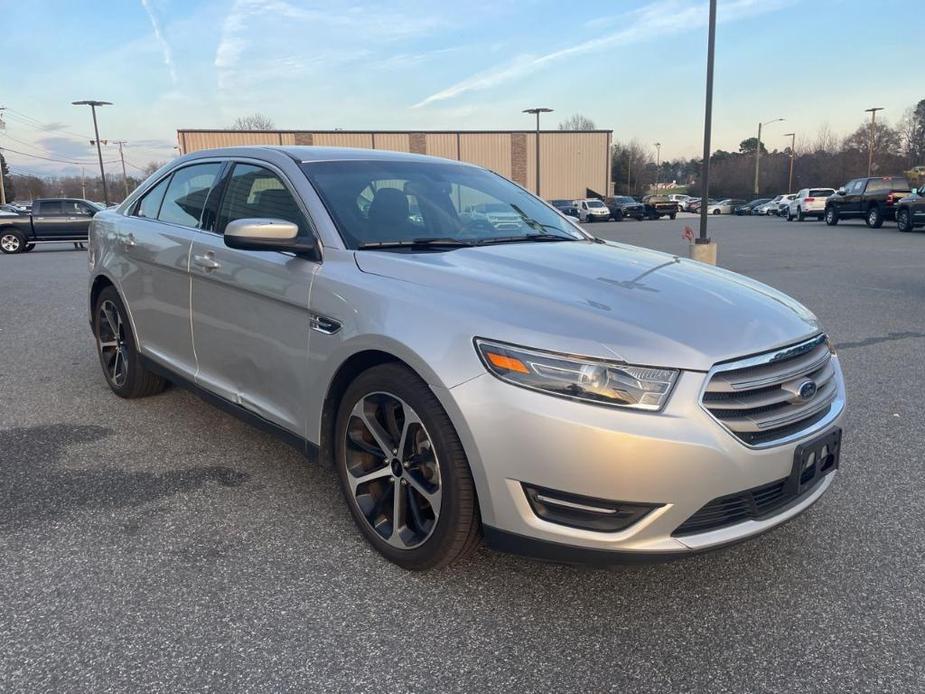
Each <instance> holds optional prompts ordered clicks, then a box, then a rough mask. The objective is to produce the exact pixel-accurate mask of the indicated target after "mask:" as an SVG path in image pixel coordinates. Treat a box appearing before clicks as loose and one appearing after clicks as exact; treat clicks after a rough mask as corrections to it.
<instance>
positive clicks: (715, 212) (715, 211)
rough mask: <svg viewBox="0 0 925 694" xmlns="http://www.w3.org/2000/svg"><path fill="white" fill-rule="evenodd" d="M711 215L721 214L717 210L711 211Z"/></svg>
mask: <svg viewBox="0 0 925 694" xmlns="http://www.w3.org/2000/svg"><path fill="white" fill-rule="evenodd" d="M713 214H722V212H720V211H719V210H713Z"/></svg>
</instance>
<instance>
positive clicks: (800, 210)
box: [797, 207, 806, 222]
mask: <svg viewBox="0 0 925 694" xmlns="http://www.w3.org/2000/svg"><path fill="white" fill-rule="evenodd" d="M797 221H798V222H805V221H806V216H805V215H804V214H803V208H802V207H798V208H797Z"/></svg>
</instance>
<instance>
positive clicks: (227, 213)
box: [216, 164, 311, 235]
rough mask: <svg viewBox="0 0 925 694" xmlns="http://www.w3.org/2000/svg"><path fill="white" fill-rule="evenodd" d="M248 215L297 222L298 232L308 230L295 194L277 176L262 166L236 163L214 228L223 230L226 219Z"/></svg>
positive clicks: (243, 217)
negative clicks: (293, 195)
mask: <svg viewBox="0 0 925 694" xmlns="http://www.w3.org/2000/svg"><path fill="white" fill-rule="evenodd" d="M249 217H262V218H266V219H283V220H285V221H287V222H292V223H293V224H295V225H297V226H298V227H299V235H307V234H309V233H311V232H310V231H309V226H308V222H307V221H306V220H305V217H304V215H303V214H302V212H301V211H300V210H299V206H298V204H297V203H296V201H295V198H294V197H292V193H290V192H289V189H288V188H286V186H285V185H284V184H283V182H282V180H280V178H279V176H277V175H276V174H275V173H273V172H272V171H270V170H269V169H265V168H263V167H262V166H253V165H252V164H235V167H234V170H233V171H232V172H231V177H230V178H229V179H228V185H227V186H226V188H225V194H224V196H223V197H222V205H221V207H220V208H219V212H218V224H217V226H216V230H217V231H218V232H219V233H224V232H225V227H226V226H228V223H229V222H233V221H234V220H236V219H247V218H249Z"/></svg>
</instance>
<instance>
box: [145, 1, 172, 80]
mask: <svg viewBox="0 0 925 694" xmlns="http://www.w3.org/2000/svg"><path fill="white" fill-rule="evenodd" d="M141 5H142V7H144V8H145V12H147V14H148V19H149V20H151V28H152V29H153V30H154V38H155V40H156V41H157V43H158V45H159V46H160V47H161V54H162V55H163V56H164V65H165V66H167V71H168V72H169V73H170V81H171V82H173V83H174V84H176V83H177V69H176V67H175V66H174V62H173V52H172V51H171V50H170V44H169V43H167V39H166V38H164V30H163V28H162V27H161V20H160V19H159V18H158V16H157V14H156V13H155V12H154V8H153V7H151V0H141Z"/></svg>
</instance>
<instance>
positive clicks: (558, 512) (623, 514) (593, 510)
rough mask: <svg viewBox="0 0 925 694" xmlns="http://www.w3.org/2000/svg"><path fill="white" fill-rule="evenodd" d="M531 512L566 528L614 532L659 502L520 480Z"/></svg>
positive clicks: (637, 520)
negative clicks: (564, 489) (611, 497)
mask: <svg viewBox="0 0 925 694" xmlns="http://www.w3.org/2000/svg"><path fill="white" fill-rule="evenodd" d="M522 485H523V489H524V493H525V494H526V495H527V501H529V502H530V508H532V509H533V512H534V513H535V514H536V515H537V516H538V517H539V518H542V519H543V520H545V521H549V522H550V523H557V524H559V525H567V526H569V527H570V528H580V529H582V530H594V531H597V532H602V533H614V532H619V531H621V530H626V529H627V528H628V527H630V526H631V525H633V524H634V523H637V522H639V521H640V520H642V519H643V518H645V517H646V516H647V515H648V514H649V513H651V512H652V511H653V510H655V509H656V508H658V507H659V505H660V504H640V503H636V502H626V501H612V500H609V499H597V498H595V497H592V496H582V495H580V494H570V493H568V492H560V491H558V490H555V489H547V488H545V487H537V486H534V485H532V484H527V483H522Z"/></svg>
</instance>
